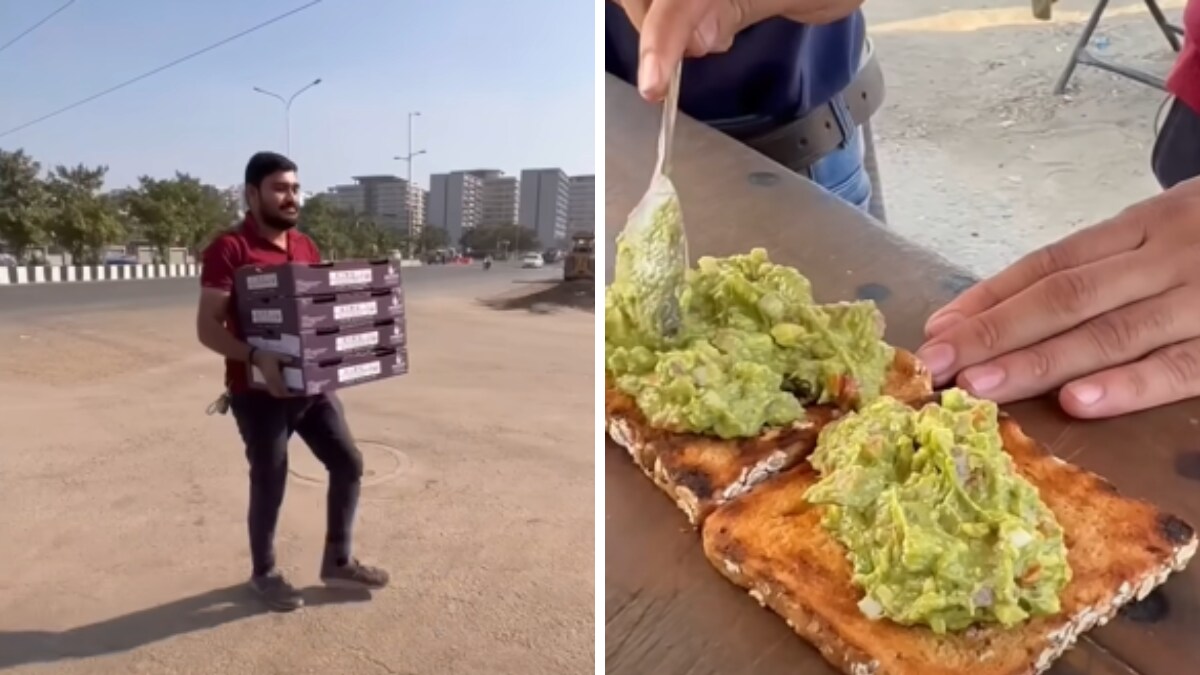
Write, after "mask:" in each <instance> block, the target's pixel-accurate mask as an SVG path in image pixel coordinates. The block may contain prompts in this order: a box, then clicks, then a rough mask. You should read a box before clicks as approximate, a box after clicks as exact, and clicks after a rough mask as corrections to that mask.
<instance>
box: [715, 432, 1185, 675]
mask: <svg viewBox="0 0 1200 675" xmlns="http://www.w3.org/2000/svg"><path fill="white" fill-rule="evenodd" d="M1000 430H1001V436H1002V438H1003V441H1004V448H1005V450H1007V451H1008V452H1009V453H1010V454H1011V455H1012V457H1013V459H1014V463H1015V465H1016V467H1017V470H1018V471H1019V472H1020V473H1021V474H1022V475H1023V476H1025V477H1026V478H1027V479H1029V480H1030V482H1032V483H1033V484H1034V485H1035V486H1036V487H1037V488H1038V490H1039V492H1040V493H1041V496H1042V498H1043V499H1044V500H1045V501H1046V503H1047V505H1048V506H1049V507H1050V509H1051V510H1052V511H1053V512H1054V514H1055V516H1057V518H1058V521H1059V523H1060V524H1061V525H1062V527H1063V530H1064V533H1065V539H1066V544H1067V551H1068V552H1067V556H1068V560H1069V561H1070V564H1071V568H1072V571H1073V577H1072V580H1071V581H1070V583H1069V584H1068V585H1067V587H1066V588H1065V589H1064V591H1063V595H1062V612H1061V613H1060V614H1058V615H1056V616H1053V617H1042V618H1037V619H1034V620H1032V621H1029V622H1027V623H1024V624H1021V625H1019V626H1016V627H1014V628H1011V629H1007V630H1005V629H1003V628H1000V627H995V626H989V627H974V628H971V629H969V630H968V631H966V632H963V633H958V634H948V635H940V636H939V635H936V634H935V633H933V631H931V630H929V629H927V628H924V627H905V626H901V625H899V624H896V623H892V622H890V621H887V620H886V619H883V620H878V621H872V620H871V619H868V618H867V617H866V616H864V615H863V614H862V612H861V611H860V610H859V608H858V604H857V603H858V601H859V600H860V599H861V597H862V591H861V590H859V589H858V588H857V587H856V586H854V585H852V583H851V566H850V563H849V561H848V560H847V558H846V551H845V549H844V548H843V547H842V546H841V544H839V543H838V542H837V541H836V540H835V539H833V538H832V537H831V536H830V535H829V534H828V533H827V531H826V530H825V529H824V528H823V527H822V526H821V524H820V518H821V512H822V510H823V508H822V507H818V506H813V505H811V504H809V503H808V502H807V501H806V500H805V499H804V496H803V495H804V491H805V490H806V489H807V488H808V487H809V486H810V485H812V484H813V483H815V482H816V480H817V475H816V473H815V471H814V470H813V469H812V467H811V466H809V464H808V463H807V462H805V463H803V464H801V465H799V466H796V467H795V468H793V469H792V470H790V471H788V472H787V473H785V474H782V475H780V476H777V477H775V478H774V479H772V480H770V481H767V482H765V483H763V484H762V485H759V486H758V487H757V488H755V489H754V490H753V491H752V492H750V493H748V494H746V495H743V496H741V497H739V498H737V499H735V500H733V501H731V502H729V503H728V504H725V505H723V506H721V507H719V508H718V509H717V510H716V511H715V512H714V513H713V514H712V515H711V516H709V518H708V520H707V522H705V524H704V528H703V541H704V552H705V555H706V556H707V557H708V559H709V560H710V561H711V562H712V563H713V564H714V565H715V566H716V567H717V569H718V570H719V571H720V572H721V573H722V574H724V575H725V576H726V577H727V578H728V579H729V580H731V581H732V582H733V583H735V584H737V585H738V586H741V587H743V588H746V589H748V590H749V592H750V595H752V596H753V597H754V598H755V599H756V600H758V601H759V602H760V603H761V604H763V605H764V606H768V607H770V608H771V609H773V610H774V611H775V612H777V613H778V614H780V615H781V616H783V617H784V618H785V619H786V620H787V623H788V625H789V626H791V627H792V628H793V629H794V630H795V631H796V632H797V633H799V634H800V635H801V636H802V637H804V638H805V639H807V640H808V641H809V642H811V643H812V644H813V645H814V646H816V647H817V649H818V650H819V651H820V652H821V654H822V655H823V656H824V657H825V658H826V659H827V660H828V661H829V662H831V663H833V664H834V665H835V666H837V667H838V668H839V669H841V671H842V672H844V673H846V674H847V675H958V674H960V673H967V672H969V673H972V674H973V675H1033V674H1036V673H1041V672H1043V671H1045V670H1047V669H1048V668H1049V667H1050V665H1051V663H1052V662H1053V661H1054V660H1055V659H1057V658H1058V657H1059V656H1060V655H1061V654H1062V653H1063V652H1064V651H1066V649H1067V648H1068V647H1070V646H1071V645H1072V644H1073V643H1074V642H1075V639H1076V638H1077V637H1078V636H1079V635H1080V634H1082V633H1083V632H1085V631H1087V630H1089V629H1090V628H1092V627H1093V626H1095V625H1098V624H1099V625H1103V624H1104V623H1106V622H1107V621H1108V619H1110V618H1111V617H1112V616H1113V615H1114V614H1115V613H1116V612H1117V610H1118V609H1119V608H1120V606H1121V605H1124V604H1126V603H1128V602H1130V601H1131V600H1133V599H1135V598H1137V599H1142V598H1144V597H1145V596H1146V595H1147V594H1148V593H1149V592H1150V591H1151V590H1152V589H1153V588H1154V587H1156V586H1158V585H1160V584H1162V583H1163V582H1164V581H1165V580H1166V578H1167V576H1168V575H1169V574H1170V573H1171V572H1172V571H1180V570H1182V569H1183V568H1184V566H1185V565H1186V564H1187V563H1188V561H1189V560H1190V559H1191V557H1192V556H1193V555H1194V554H1195V552H1196V534H1195V532H1194V530H1193V529H1192V527H1191V526H1190V525H1188V524H1187V523H1185V522H1183V521H1182V520H1180V519H1178V518H1176V517H1174V516H1172V515H1168V514H1165V513H1162V512H1161V511H1159V510H1158V509H1156V508H1155V507H1153V506H1151V505H1150V504H1147V503H1145V502H1141V501H1137V500H1133V499H1130V498H1127V497H1123V496H1121V495H1120V494H1118V493H1117V491H1116V489H1115V488H1114V487H1113V486H1112V485H1111V484H1110V483H1108V482H1107V481H1105V480H1104V479H1102V478H1100V477H1098V476H1096V475H1094V474H1091V473H1088V472H1086V471H1084V470H1083V469H1081V468H1079V467H1077V466H1074V465H1071V464H1068V463H1066V462H1064V461H1062V460H1060V459H1058V458H1057V457H1055V456H1054V455H1052V454H1050V452H1049V451H1048V450H1046V449H1045V448H1044V447H1043V446H1040V445H1038V444H1037V443H1036V442H1035V441H1033V440H1031V439H1030V438H1028V437H1027V436H1025V434H1024V433H1022V431H1021V429H1020V428H1019V427H1018V426H1017V424H1016V422H1014V421H1013V420H1012V419H1011V418H1008V417H1007V416H1002V417H1001V422H1000Z"/></svg>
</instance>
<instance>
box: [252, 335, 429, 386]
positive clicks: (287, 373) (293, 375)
mask: <svg viewBox="0 0 1200 675" xmlns="http://www.w3.org/2000/svg"><path fill="white" fill-rule="evenodd" d="M407 372H408V350H407V348H405V347H398V348H394V349H376V350H374V351H372V352H368V353H366V354H356V355H352V356H341V357H334V358H330V359H323V360H321V361H310V362H299V363H296V364H293V365H287V366H284V367H283V379H284V381H285V382H287V385H288V389H289V390H291V391H292V392H293V393H296V394H303V395H306V396H313V395H315V394H323V393H325V392H329V391H333V390H335V389H345V388H346V387H351V386H354V385H359V384H364V383H366V382H374V381H376V380H382V379H384V378H388V377H395V376H397V375H403V374H405V373H407ZM250 386H251V387H253V388H255V389H266V381H265V380H264V379H263V375H262V371H260V370H259V369H258V367H253V368H251V369H250Z"/></svg>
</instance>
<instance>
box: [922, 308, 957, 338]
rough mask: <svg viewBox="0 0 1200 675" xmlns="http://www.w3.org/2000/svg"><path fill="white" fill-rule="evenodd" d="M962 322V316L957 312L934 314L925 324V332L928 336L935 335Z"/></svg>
mask: <svg viewBox="0 0 1200 675" xmlns="http://www.w3.org/2000/svg"><path fill="white" fill-rule="evenodd" d="M962 320H963V315H962V314H959V313H958V312H945V313H942V312H934V314H933V316H931V317H929V321H927V322H926V323H925V332H926V334H928V335H936V334H938V333H940V332H942V331H944V330H946V329H947V328H949V327H950V326H953V325H954V324H956V323H958V322H959V321H962Z"/></svg>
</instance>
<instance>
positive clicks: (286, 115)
mask: <svg viewBox="0 0 1200 675" xmlns="http://www.w3.org/2000/svg"><path fill="white" fill-rule="evenodd" d="M318 84H321V78H319V77H318V78H317V79H315V80H313V81H312V82H309V83H308V84H306V85H304V86H303V87H300V89H298V90H296V93H294V94H292V95H291V96H289V97H287V98H284V97H282V96H280V95H279V94H276V93H275V92H272V91H267V90H266V89H263V88H262V87H255V88H254V91H257V92H258V93H260V94H266V95H267V96H270V97H272V98H277V99H279V102H280V103H282V104H283V125H284V134H285V143H284V148H285V149H284V153H286V154H287V155H288V157H291V155H292V101H295V100H296V97H297V96H299V95H300V94H303V93H304V92H306V91H308V90H309V89H311V88H313V87H315V86H317V85H318Z"/></svg>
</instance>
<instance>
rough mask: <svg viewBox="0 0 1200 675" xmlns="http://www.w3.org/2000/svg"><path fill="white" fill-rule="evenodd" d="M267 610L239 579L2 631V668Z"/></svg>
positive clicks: (110, 650)
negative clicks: (73, 624) (70, 622)
mask: <svg viewBox="0 0 1200 675" xmlns="http://www.w3.org/2000/svg"><path fill="white" fill-rule="evenodd" d="M303 594H304V603H305V605H306V607H314V606H320V605H330V604H340V603H347V602H362V601H364V600H368V599H370V597H371V595H370V593H369V592H367V591H336V590H333V589H329V588H325V587H323V586H314V587H311V588H306V589H304V590H303ZM300 611H304V609H301V610H300ZM266 612H267V610H266V609H265V608H264V607H263V605H262V603H261V602H259V601H258V599H257V598H255V597H254V595H253V594H252V593H251V592H250V590H249V589H248V588H247V587H246V586H245V584H238V585H236V586H228V587H226V588H218V589H214V590H211V591H208V592H205V593H201V594H199V595H193V596H191V597H189V598H183V599H181V600H176V601H174V602H169V603H167V604H165V605H159V606H157V607H150V608H148V609H143V610H141V611H137V612H133V613H130V614H125V615H124V616H118V617H114V618H112V619H107V620H105V621H99V622H97V623H93V624H89V625H87V626H79V627H78V628H72V629H70V630H65V631H62V632H59V633H55V632H49V631H10V632H3V631H0V671H2V670H5V669H7V668H15V667H16V666H21V665H26V664H32V663H52V662H54V661H63V660H66V659H82V658H88V657H92V656H103V655H106V654H115V653H119V652H124V651H128V650H131V649H136V648H137V647H141V646H144V645H147V644H150V643H153V642H158V641H159V640H165V639H167V638H170V637H174V636H176V635H183V634H185V633H192V632H195V631H201V630H205V629H209V628H216V627H217V626H220V625H223V624H227V623H232V622H234V621H239V620H241V619H245V618H248V617H251V616H254V615H256V614H265V613H266Z"/></svg>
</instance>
